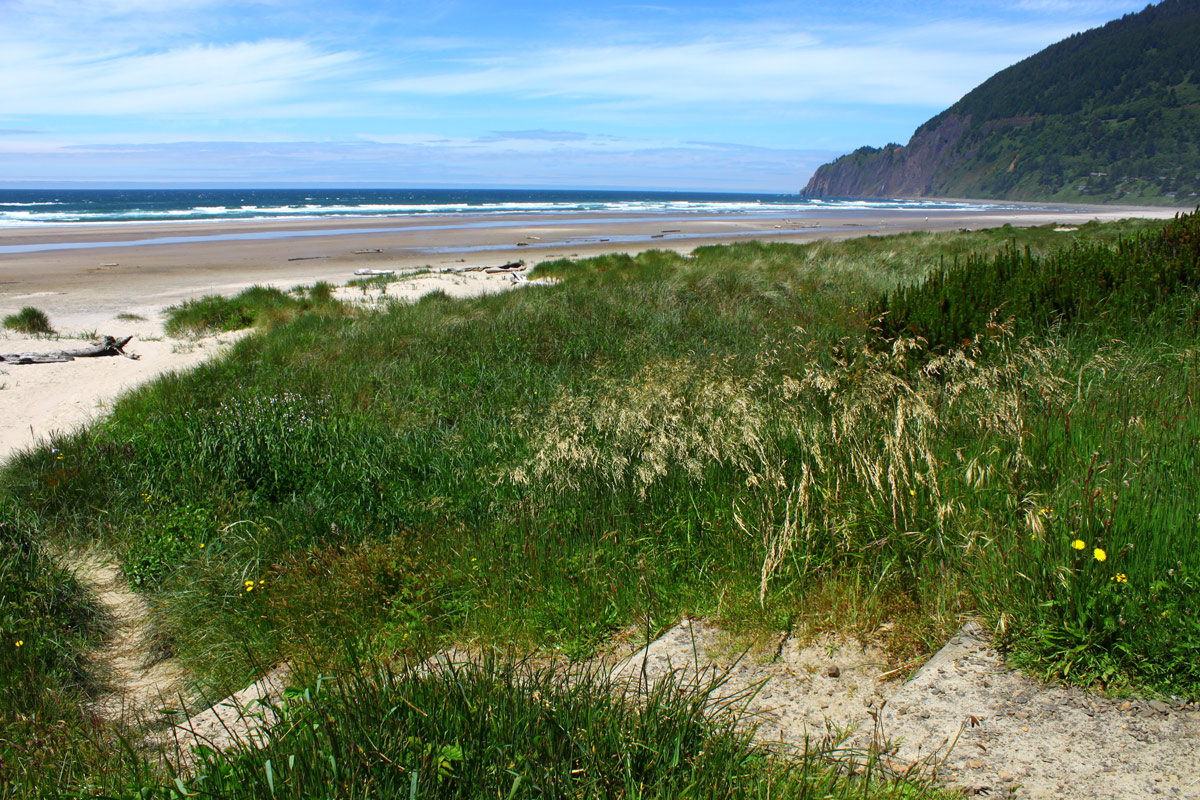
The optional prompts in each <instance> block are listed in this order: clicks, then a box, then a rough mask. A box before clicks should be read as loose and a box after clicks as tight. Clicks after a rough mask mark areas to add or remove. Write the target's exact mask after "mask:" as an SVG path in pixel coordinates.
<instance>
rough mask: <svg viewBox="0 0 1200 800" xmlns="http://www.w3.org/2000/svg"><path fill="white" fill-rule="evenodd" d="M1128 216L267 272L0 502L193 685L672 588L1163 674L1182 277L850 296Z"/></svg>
mask: <svg viewBox="0 0 1200 800" xmlns="http://www.w3.org/2000/svg"><path fill="white" fill-rule="evenodd" d="M1179 224H1181V225H1183V226H1185V227H1188V229H1189V230H1194V229H1195V228H1196V226H1197V218H1196V217H1195V216H1194V215H1193V216H1191V217H1189V218H1187V219H1185V220H1184V221H1183V222H1181V223H1179ZM1160 235H1161V234H1159V233H1158V226H1150V225H1147V224H1144V223H1123V224H1117V225H1111V226H1099V225H1089V226H1084V228H1081V229H1080V231H1076V232H1069V233H1060V232H1056V231H1054V230H1053V229H1052V228H1049V227H1047V228H1041V229H1034V230H1030V231H1017V230H1012V229H1009V230H999V231H987V232H978V233H972V234H959V235H944V234H943V235H931V234H910V235H904V236H898V237H867V238H865V239H861V240H854V241H851V242H845V243H840V244H830V243H818V244H813V245H805V246H798V245H780V244H762V243H752V242H747V243H740V244H737V245H731V246H727V247H712V248H700V249H698V250H697V251H696V252H695V253H694V254H693V256H692V257H683V256H679V255H677V254H674V253H665V252H648V253H643V254H641V255H640V256H637V257H630V256H620V255H613V256H602V257H598V258H593V259H587V260H583V261H558V262H550V263H546V264H542V265H539V266H538V267H537V268H536V270H535V273H537V274H541V275H553V276H555V277H558V278H560V281H559V282H558V283H557V284H556V285H553V286H545V285H539V286H528V287H525V288H523V289H521V290H520V291H515V292H510V293H506V294H502V295H494V296H486V297H481V298H477V299H473V300H467V301H453V300H450V299H449V298H447V297H446V296H445V295H442V294H437V293H435V294H433V295H430V296H427V297H425V298H424V299H422V300H421V301H419V302H416V303H393V304H391V305H390V306H387V307H386V308H384V309H380V310H378V311H376V312H374V313H369V314H367V313H362V314H353V315H350V314H347V313H345V312H344V311H343V310H339V309H337V308H333V307H330V306H326V305H324V304H325V303H326V302H327V301H324V300H318V301H311V300H304V299H303V298H302V299H299V300H295V303H298V304H299V305H291V303H293V299H294V296H293V297H289V296H284V297H285V300H283V301H280V300H278V297H277V296H276V295H274V294H270V293H267V294H264V295H262V298H266V300H264V301H263V303H261V304H260V305H261V306H262V307H264V308H273V307H274V306H272V304H273V303H276V302H279V303H282V304H283V305H282V307H283V308H284V310H285V312H286V314H284V315H283V316H282V317H280V318H279V319H278V320H277V322H276V323H275V324H272V325H269V330H265V331H264V332H263V333H260V334H259V335H256V336H252V337H249V338H247V339H245V340H243V341H241V342H239V343H238V344H237V345H236V346H235V347H234V348H233V350H232V352H231V353H230V354H229V355H228V356H226V357H224V358H222V359H221V360H219V361H216V362H212V363H209V364H206V365H203V366H201V367H200V368H198V369H197V370H195V371H194V372H192V373H188V374H186V375H174V376H168V377H165V378H163V379H161V380H160V381H158V382H156V383H155V384H153V385H151V386H147V387H143V388H142V389H140V390H138V391H137V392H135V393H133V394H131V395H130V396H127V397H126V398H125V399H124V400H123V401H122V402H121V403H120V404H118V407H117V408H116V409H115V410H114V412H113V414H112V415H111V416H110V417H109V418H108V419H107V420H105V421H104V422H103V423H101V424H100V425H97V426H94V427H93V428H91V429H88V430H86V431H83V432H80V433H78V434H75V435H72V436H70V437H67V438H63V439H61V440H59V441H57V442H55V443H54V447H55V448H56V449H57V452H52V451H51V450H50V449H42V450H38V451H34V452H31V453H26V454H22V455H20V456H19V457H17V458H16V459H15V460H14V461H13V463H11V464H10V465H9V466H8V467H7V468H6V470H5V472H4V478H5V480H4V486H5V492H7V495H6V498H7V499H6V502H7V503H9V507H10V508H11V509H14V511H13V513H16V511H15V510H16V509H19V512H20V514H22V515H24V516H23V519H27V520H30V521H31V522H32V523H34V524H35V525H36V527H34V528H30V530H38V531H39V532H40V533H41V534H42V535H44V536H45V537H47V538H49V539H50V540H53V541H56V542H63V541H93V540H95V541H99V542H101V543H103V544H104V545H105V546H107V547H110V548H112V549H113V550H114V551H115V552H117V553H118V554H119V555H120V558H121V561H122V564H123V568H124V570H125V573H126V575H127V576H128V577H129V579H130V580H131V582H132V583H133V584H134V585H135V586H137V587H138V588H139V589H140V590H141V591H143V592H144V593H145V594H146V596H147V598H148V599H149V600H150V602H151V604H152V605H153V607H154V609H155V615H156V625H157V626H158V628H159V630H160V631H161V632H162V634H163V636H164V637H166V639H167V640H169V641H170V642H171V644H172V646H173V647H174V648H175V649H177V651H178V653H179V656H180V658H181V659H182V660H183V661H184V663H185V664H187V665H188V666H190V667H191V668H192V669H193V670H195V671H196V673H197V674H198V675H200V676H202V678H203V679H204V680H206V681H209V682H211V683H212V684H213V685H237V684H241V683H244V682H246V681H247V680H248V679H250V678H251V677H253V676H254V675H255V671H256V669H257V668H258V667H260V666H261V665H262V664H264V663H275V662H276V661H278V660H282V659H286V658H295V657H302V658H303V659H304V660H306V661H309V662H314V663H318V664H323V665H328V666H329V667H330V668H335V669H338V668H346V662H345V659H346V657H347V652H348V650H347V647H348V645H352V646H353V651H354V652H356V653H359V654H361V655H362V657H363V658H364V659H366V661H367V662H368V663H373V662H374V660H375V659H390V658H408V659H410V660H414V659H420V658H423V657H424V656H426V655H428V654H429V653H430V652H432V651H433V650H435V649H436V648H438V647H439V646H442V645H443V644H446V643H449V642H456V641H465V640H471V641H474V642H477V643H491V644H495V645H497V646H501V647H504V648H506V649H509V650H514V651H516V652H529V651H534V650H536V651H541V652H547V651H548V652H552V653H558V654H561V655H564V656H566V657H569V658H584V657H586V656H588V655H589V654H591V653H592V652H593V650H594V648H595V647H596V646H597V645H598V644H599V643H601V642H603V641H605V640H606V639H607V637H609V636H610V635H611V634H612V632H613V631H616V630H618V629H620V628H622V627H625V626H628V625H630V624H637V625H638V627H639V628H640V629H644V630H649V631H651V632H653V631H656V630H662V629H664V628H666V627H667V626H669V625H671V624H673V623H674V622H675V621H676V620H677V619H678V618H679V616H680V615H681V614H683V613H694V614H701V615H708V616H714V617H718V618H720V619H721V620H722V621H723V622H724V623H725V624H726V625H728V626H730V627H733V628H735V629H739V630H746V631H760V632H762V631H769V630H779V629H789V630H800V631H802V630H806V629H807V630H812V629H824V628H829V627H841V628H842V629H844V630H845V629H849V630H863V631H868V630H872V629H873V628H874V627H876V626H877V625H878V624H879V623H881V622H884V621H888V622H892V623H894V624H893V626H892V627H893V630H894V631H895V632H894V634H893V636H892V639H891V647H892V652H893V655H894V657H896V658H897V659H898V660H899V659H902V658H906V657H908V656H910V655H912V654H913V653H914V652H919V651H921V650H924V649H927V648H930V647H932V646H935V645H936V644H938V643H939V642H940V641H941V639H942V637H944V636H945V635H947V634H948V633H949V632H950V631H951V630H952V629H953V628H954V627H955V626H956V625H957V624H958V621H959V619H960V618H961V615H962V614H964V613H981V614H982V615H984V617H985V618H986V619H987V620H988V621H989V622H990V624H991V625H992V626H993V627H994V628H995V629H996V630H997V631H998V632H999V633H1000V635H1001V636H1002V638H1003V639H1004V641H1006V642H1007V643H1008V644H1010V645H1011V646H1012V647H1013V648H1014V650H1015V652H1016V653H1017V654H1018V656H1019V657H1020V658H1023V659H1025V662H1026V663H1028V664H1029V665H1031V667H1032V668H1035V669H1038V670H1041V671H1043V672H1044V673H1046V674H1048V675H1052V676H1058V677H1060V678H1066V679H1067V680H1072V681H1077V682H1080V683H1085V684H1089V685H1100V686H1103V687H1106V688H1109V689H1120V688H1142V689H1150V690H1157V691H1172V692H1177V693H1181V694H1186V695H1189V696H1194V695H1195V694H1196V692H1197V691H1198V687H1200V675H1197V673H1196V671H1195V666H1194V664H1192V663H1190V662H1188V661H1187V655H1188V653H1189V652H1191V651H1194V648H1195V646H1196V645H1197V644H1200V633H1198V631H1197V621H1196V610H1195V608H1194V604H1192V603H1191V601H1190V600H1189V598H1190V597H1192V596H1194V591H1195V586H1196V582H1197V575H1198V574H1200V571H1198V570H1200V551H1198V548H1197V545H1196V543H1195V537H1194V520H1195V519H1196V518H1197V515H1200V507H1198V506H1197V503H1200V500H1198V498H1200V493H1198V492H1197V491H1195V490H1196V489H1197V488H1200V487H1195V486H1193V485H1192V483H1194V481H1193V480H1192V477H1191V476H1194V475H1200V471H1197V470H1196V469H1195V467H1196V466H1198V465H1196V464H1195V463H1194V462H1195V456H1194V452H1195V451H1196V448H1195V446H1194V445H1195V438H1196V436H1197V426H1200V413H1198V412H1197V410H1196V408H1195V397H1196V388H1197V370H1198V366H1197V350H1196V348H1195V345H1194V341H1195V335H1196V330H1195V329H1196V319H1197V318H1198V317H1197V315H1196V313H1195V309H1196V308H1197V307H1198V301H1197V296H1196V292H1195V290H1194V288H1192V287H1189V286H1176V287H1174V288H1172V289H1171V291H1169V292H1163V293H1161V294H1160V296H1159V299H1158V301H1157V302H1156V303H1154V304H1153V306H1152V307H1150V306H1138V305H1130V306H1128V307H1122V313H1121V314H1105V313H1099V314H1094V315H1091V316H1089V317H1087V318H1086V319H1075V320H1069V321H1063V320H1045V319H1039V320H1038V321H1037V324H1036V325H1033V324H1029V320H1027V319H1025V318H1022V317H1021V316H1020V313H1021V308H1019V307H1014V308H1005V310H1004V312H1002V314H1001V316H996V315H992V314H988V315H986V318H984V319H983V321H982V322H980V323H979V324H977V325H975V326H974V327H972V328H971V329H970V331H968V333H967V334H966V335H965V336H963V337H961V338H960V337H959V335H958V334H956V335H955V337H954V339H953V340H952V341H950V342H949V344H943V345H941V346H938V347H930V346H929V345H928V344H927V343H925V342H922V341H920V340H918V339H916V338H912V337H911V336H908V335H904V334H903V333H901V334H900V335H895V334H893V336H892V338H890V339H884V338H881V336H880V332H881V329H880V326H879V322H878V318H877V317H876V316H875V314H874V311H875V310H878V309H879V308H886V307H887V305H888V303H890V302H892V301H893V300H895V299H896V298H903V297H904V293H903V291H901V292H896V291H895V287H896V286H897V284H900V285H902V286H903V285H911V284H917V283H919V282H920V281H921V279H922V278H923V276H925V275H926V274H929V273H930V272H933V271H935V270H936V269H937V268H938V267H939V264H940V263H941V262H942V258H943V256H947V255H948V256H950V257H951V259H952V257H953V255H955V254H965V253H971V252H976V253H979V254H980V255H979V256H978V258H979V259H981V260H986V259H1003V258H1005V257H1006V256H1005V255H1004V250H1005V248H1012V247H1014V246H1015V247H1017V248H1018V249H1020V248H1023V247H1024V246H1025V245H1028V246H1029V247H1030V254H1029V256H1028V258H1029V259H1034V260H1036V259H1039V258H1041V257H1042V255H1044V254H1050V253H1053V252H1055V251H1056V249H1057V248H1058V247H1061V246H1063V245H1070V244H1073V243H1074V242H1075V241H1077V240H1078V241H1082V242H1083V243H1084V244H1087V243H1089V242H1090V243H1091V244H1090V245H1088V246H1091V247H1093V248H1094V257H1095V258H1096V259H1103V258H1104V257H1105V256H1104V254H1105V253H1110V254H1117V253H1119V247H1123V246H1128V245H1126V244H1118V240H1119V239H1122V237H1130V236H1134V237H1141V238H1139V239H1137V241H1138V242H1142V243H1147V244H1153V243H1154V242H1155V241H1156V240H1155V239H1154V237H1156V236H1160ZM1065 237H1070V238H1069V239H1068V238H1065ZM1114 257H1115V256H1114ZM989 263H991V262H989ZM1030 263H1032V262H1030ZM1039 263H1040V262H1039ZM999 280H1000V278H997V281H999ZM997 286H998V287H999V290H1000V291H1005V290H1004V288H1003V285H1002V284H999V283H998V284H997ZM264 291H266V290H264ZM262 298H260V299H262ZM267 301H269V302H267ZM237 302H241V301H237ZM255 302H258V301H255ZM305 302H311V303H314V305H311V306H309V307H308V308H309V310H308V311H305V309H304V303H305ZM234 304H236V303H234ZM933 308H934V309H936V304H935V305H934V306H933ZM989 311H990V309H989ZM1005 312H1007V313H1011V314H1013V315H1015V318H1014V319H1013V320H1012V321H1011V322H1009V321H1008V320H1007V319H1006V318H1005V316H1004V315H1003V314H1004V313H1005ZM222 313H223V312H222ZM272 313H275V312H272ZM928 313H930V314H933V313H934V312H932V311H931V312H928ZM200 316H201V317H202V318H204V319H209V320H213V319H218V318H223V317H221V315H220V314H216V313H207V312H206V313H205V314H201V315H200ZM206 324H207V323H206ZM222 324H223V323H222ZM1076 543H1082V547H1080V546H1079V545H1078V544H1076ZM1099 553H1103V557H1102V558H1101V556H1100V555H1098V554H1099ZM339 665H340V667H339ZM351 674H352V673H351ZM406 696H407V695H406ZM330 702H333V701H330ZM581 713H582V712H581ZM589 713H590V712H589ZM346 714H347V715H349V712H346ZM351 716H352V715H351ZM457 718H458V717H456V719H457ZM337 724H339V725H341V724H346V725H351V724H357V723H355V722H353V720H351V719H349V718H348V719H346V720H343V721H341V722H338V723H337ZM443 724H446V725H450V724H451V723H450V722H445V723H443ZM456 724H457V723H456ZM305 735H307V734H305ZM340 735H341V734H339V736H340ZM356 735H357V734H356ZM414 735H416V736H417V738H418V739H420V740H421V741H422V742H425V743H426V744H429V743H431V742H432V740H431V739H429V738H428V737H424V736H423V735H419V734H414ZM614 735H615V734H614ZM474 741H475V740H473V739H470V738H469V737H468V739H467V740H465V741H459V742H450V741H449V740H447V741H440V740H439V741H437V742H436V743H434V746H433V749H430V750H429V751H428V753H435V752H439V751H438V750H437V748H441V747H447V746H453V747H460V746H461V747H462V748H464V749H469V748H470V747H474V746H475V744H471V743H470V742H474ZM480 741H482V740H480ZM304 747H305V748H308V749H306V750H305V752H306V753H311V752H316V751H314V750H312V748H313V747H316V745H310V744H306V745H304ZM414 747H415V746H414ZM423 747H424V745H422V746H421V747H417V748H416V749H415V750H413V751H412V753H418V752H419V753H426V752H427V751H426V750H424V749H423ZM401 749H403V748H401ZM405 752H408V751H405ZM282 755H283V754H282V751H281V753H280V757H282ZM410 755H411V754H410ZM304 757H305V758H309V756H304ZM389 757H390V756H389ZM405 757H406V758H407V757H409V756H405ZM423 757H424V756H419V757H418V756H416V755H413V756H412V758H416V759H417V760H418V761H419V760H420V758H423ZM339 758H340V756H339ZM531 758H532V756H531ZM539 758H540V757H539ZM731 758H732V757H731ZM534 760H537V759H534ZM368 761H369V759H368ZM222 763H223V764H224V762H222ZM247 763H248V764H251V765H252V766H249V767H246V769H248V770H250V771H251V772H254V771H255V770H259V771H260V772H259V773H255V774H260V773H261V770H262V768H263V762H262V761H261V760H258V761H253V760H252V761H250V762H247ZM280 763H282V762H280ZM314 763H315V762H314ZM371 763H375V762H371ZM735 763H740V762H736V759H734V760H732V761H729V762H728V764H727V765H726V766H728V768H729V769H735V768H736V769H741V767H740V766H735ZM272 764H273V765H274V766H273V767H272V768H273V769H277V768H280V767H279V764H278V763H276V762H275V761H272ZM360 767H361V768H362V769H365V770H369V769H374V767H372V766H370V764H368V763H365V762H364V763H362V764H356V766H355V767H354V768H355V769H358V768H360ZM224 768H225V766H222V769H224ZM229 768H230V769H241V767H235V766H231V767H229ZM539 768H540V767H539ZM720 768H721V769H724V768H725V767H720ZM314 769H315V767H314ZM321 769H324V768H323V767H322V768H321ZM770 769H775V767H771V768H770ZM239 774H240V773H239ZM313 774H314V775H316V774H318V773H313ZM509 777H512V778H513V780H515V777H513V776H509ZM247 780H249V778H247ZM256 780H257V778H256ZM296 780H297V781H300V782H299V783H297V784H296V785H297V786H304V785H306V784H304V783H303V781H305V780H309V778H296ZM313 780H316V778H313ZM419 780H422V781H425V780H427V778H420V779H419ZM496 780H497V781H500V782H499V783H497V784H496V787H497V788H496V791H497V792H499V793H501V794H503V793H504V792H506V791H510V790H511V784H506V785H501V784H502V783H503V781H504V780H508V778H507V777H506V778H503V780H501V779H500V778H499V777H498V778H496ZM671 780H674V778H671ZM435 783H436V781H435ZM247 785H251V784H247ZM489 785H490V784H489ZM673 785H674V784H670V783H664V784H663V786H673ZM401 788H403V787H401ZM239 791H240V790H239ZM447 791H448V790H447ZM564 791H565V790H564ZM230 792H233V790H232V789H231V790H230ZM222 796H229V797H238V796H242V795H238V794H236V793H230V794H227V795H222ZM447 796H450V795H447ZM731 796H732V795H731Z"/></svg>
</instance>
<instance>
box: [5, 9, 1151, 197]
mask: <svg viewBox="0 0 1200 800" xmlns="http://www.w3.org/2000/svg"><path fill="white" fill-rule="evenodd" d="M1144 6H1145V0H1141V2H1128V1H1126V0H1004V1H1003V2H985V1H984V0H891V1H890V2H888V1H886V0H883V1H877V0H861V2H844V3H837V2H808V1H807V0H804V1H801V0H792V1H790V2H788V1H785V0H780V1H779V2H773V1H772V0H764V1H763V2H754V1H753V0H751V2H737V3H734V2H717V1H716V0H658V1H656V0H648V2H645V3H636V2H634V3H621V2H605V3H598V2H577V1H576V0H531V1H529V2H526V1H525V0H506V1H505V2H480V1H478V0H380V1H379V2H365V1H363V0H236V2H227V0H0V186H5V187H9V188H14V187H41V186H51V185H66V184H67V183H70V184H77V185H79V186H86V187H101V186H134V185H153V186H164V187H167V186H169V187H202V186H237V187H241V186H245V187H250V186H312V187H319V186H338V187H373V186H378V187H533V188H600V189H602V188H608V189H663V190H681V191H688V190H692V191H695V190H708V191H751V192H783V193H794V192H797V191H799V190H800V189H801V188H802V187H803V186H804V184H805V182H806V181H807V179H808V177H809V176H810V175H811V174H812V172H813V170H814V169H815V168H816V167H817V166H818V165H820V164H822V163H824V162H825V161H828V160H830V159H832V158H834V157H836V156H838V155H840V154H842V153H846V152H848V151H850V150H853V149H855V148H857V147H860V146H862V145H868V144H869V145H874V146H882V145H884V144H886V143H888V142H893V141H896V142H901V143H903V142H906V141H907V140H908V138H909V136H911V134H912V132H913V131H914V130H915V129H916V127H917V126H918V125H920V124H921V123H922V122H924V121H925V120H926V119H928V118H929V117H931V116H933V115H934V114H936V113H938V112H939V111H941V110H942V109H944V108H946V107H947V106H949V105H951V104H953V103H954V102H955V101H956V100H958V99H959V98H960V97H961V96H962V95H963V94H965V93H966V92H968V91H970V90H971V89H972V88H974V87H975V86H976V85H978V84H979V83H980V82H982V81H983V80H985V79H986V78H988V77H989V76H990V75H992V74H994V73H995V72H997V71H999V70H1001V69H1003V68H1005V67H1007V66H1010V65H1011V64H1014V63H1016V62H1017V61H1020V60H1021V59H1023V58H1025V57H1027V56H1029V55H1032V54H1033V53H1035V52H1037V51H1039V50H1041V49H1042V48H1044V47H1046V46H1047V45H1050V44H1053V43H1054V42H1056V41H1059V40H1061V39H1063V38H1065V37H1067V36H1069V35H1071V34H1072V33H1075V32H1078V31H1082V30H1086V29H1088V28H1092V27H1096V26H1097V25H1101V24H1103V23H1104V22H1107V21H1108V20H1110V19H1115V18H1117V17H1119V16H1121V15H1122V14H1125V13H1130V12H1134V11H1138V10H1141V8H1143V7H1144Z"/></svg>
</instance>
